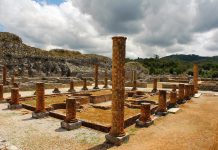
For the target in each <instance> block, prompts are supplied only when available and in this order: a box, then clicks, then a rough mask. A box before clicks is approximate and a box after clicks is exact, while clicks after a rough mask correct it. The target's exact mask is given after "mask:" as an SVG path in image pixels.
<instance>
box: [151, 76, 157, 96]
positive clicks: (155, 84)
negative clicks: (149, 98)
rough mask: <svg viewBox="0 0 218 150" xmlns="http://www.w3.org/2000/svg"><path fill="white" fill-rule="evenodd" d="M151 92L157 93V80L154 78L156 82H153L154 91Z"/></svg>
mask: <svg viewBox="0 0 218 150" xmlns="http://www.w3.org/2000/svg"><path fill="white" fill-rule="evenodd" d="M151 92H152V93H156V92H157V78H154V80H153V90H152V91H151Z"/></svg>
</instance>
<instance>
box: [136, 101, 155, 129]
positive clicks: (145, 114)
mask: <svg viewBox="0 0 218 150" xmlns="http://www.w3.org/2000/svg"><path fill="white" fill-rule="evenodd" d="M152 124H153V120H152V119H151V104H150V103H142V104H141V115H140V117H139V119H137V120H136V126H138V127H148V126H150V125H152Z"/></svg>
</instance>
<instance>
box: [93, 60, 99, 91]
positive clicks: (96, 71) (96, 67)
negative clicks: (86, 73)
mask: <svg viewBox="0 0 218 150" xmlns="http://www.w3.org/2000/svg"><path fill="white" fill-rule="evenodd" d="M94 76H95V86H94V88H93V89H99V87H98V64H96V65H95V72H94Z"/></svg>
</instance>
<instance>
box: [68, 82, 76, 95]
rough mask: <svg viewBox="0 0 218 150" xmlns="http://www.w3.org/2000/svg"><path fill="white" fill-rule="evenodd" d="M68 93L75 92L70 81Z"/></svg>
mask: <svg viewBox="0 0 218 150" xmlns="http://www.w3.org/2000/svg"><path fill="white" fill-rule="evenodd" d="M68 92H70V93H73V92H75V89H74V82H73V80H71V81H70V89H69V90H68Z"/></svg>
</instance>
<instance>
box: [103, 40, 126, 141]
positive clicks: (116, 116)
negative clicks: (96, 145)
mask: <svg viewBox="0 0 218 150" xmlns="http://www.w3.org/2000/svg"><path fill="white" fill-rule="evenodd" d="M112 39H113V56H112V126H111V129H110V132H109V134H108V135H106V136H105V137H106V140H107V141H108V142H110V143H113V144H115V145H120V144H122V143H123V142H124V141H126V140H128V138H129V135H128V134H126V133H125V131H124V100H125V68H124V66H125V53H126V50H125V49H126V37H113V38H112ZM118 137H119V138H118Z"/></svg>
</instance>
